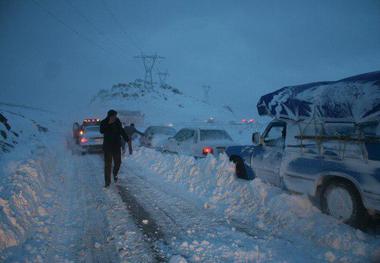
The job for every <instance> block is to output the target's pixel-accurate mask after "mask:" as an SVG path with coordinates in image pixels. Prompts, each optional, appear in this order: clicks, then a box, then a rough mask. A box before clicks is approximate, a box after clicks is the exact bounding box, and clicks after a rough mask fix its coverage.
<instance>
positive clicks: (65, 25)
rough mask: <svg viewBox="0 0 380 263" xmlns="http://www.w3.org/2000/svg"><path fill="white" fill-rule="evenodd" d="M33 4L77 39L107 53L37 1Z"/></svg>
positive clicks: (33, 0)
mask: <svg viewBox="0 0 380 263" xmlns="http://www.w3.org/2000/svg"><path fill="white" fill-rule="evenodd" d="M32 2H33V3H35V4H36V5H37V6H39V7H40V8H41V9H42V10H44V11H45V12H46V13H47V14H48V15H49V16H51V17H52V18H54V19H55V20H56V21H57V22H58V23H60V24H62V25H63V26H64V27H66V29H68V30H69V31H71V32H73V33H74V34H76V35H77V36H78V37H79V38H82V39H84V40H86V41H87V42H89V43H90V44H92V45H94V46H96V47H97V48H99V49H101V50H103V51H104V52H105V53H107V50H106V49H104V48H103V47H102V46H100V45H98V44H97V43H96V42H94V41H93V40H92V39H90V38H88V37H87V36H85V35H83V34H81V33H80V32H79V31H78V30H76V29H75V28H73V27H71V26H70V25H69V24H67V23H66V22H65V21H64V20H62V19H61V18H59V17H58V16H56V15H55V14H54V13H53V12H52V11H50V9H48V8H47V7H46V6H44V5H43V4H42V3H40V2H39V1H37V0H32Z"/></svg>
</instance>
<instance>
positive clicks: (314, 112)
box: [257, 71, 380, 123]
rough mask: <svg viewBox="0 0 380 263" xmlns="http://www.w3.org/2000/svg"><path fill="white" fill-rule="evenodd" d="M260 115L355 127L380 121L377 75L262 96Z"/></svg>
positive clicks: (305, 85)
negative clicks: (324, 121)
mask: <svg viewBox="0 0 380 263" xmlns="http://www.w3.org/2000/svg"><path fill="white" fill-rule="evenodd" d="M257 110H258V112H259V114H260V115H267V116H270V117H275V118H285V119H292V120H302V119H307V118H313V117H314V118H321V119H324V120H330V121H337V120H339V121H352V122H356V123H360V122H367V121H374V120H376V121H378V120H379V119H380V71H375V72H370V73H366V74H361V75H357V76H353V77H349V78H345V79H341V80H338V81H324V82H313V83H308V84H303V85H296V86H287V87H283V88H281V89H279V90H277V91H275V92H272V93H269V94H266V95H264V96H262V97H261V98H260V100H259V102H258V103H257Z"/></svg>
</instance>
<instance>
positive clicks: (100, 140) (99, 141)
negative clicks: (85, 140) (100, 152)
mask: <svg viewBox="0 0 380 263" xmlns="http://www.w3.org/2000/svg"><path fill="white" fill-rule="evenodd" d="M95 142H96V143H99V144H101V143H103V139H95Z"/></svg>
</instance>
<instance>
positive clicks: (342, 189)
mask: <svg viewBox="0 0 380 263" xmlns="http://www.w3.org/2000/svg"><path fill="white" fill-rule="evenodd" d="M338 198H339V200H337V199H338ZM342 202H344V203H342ZM321 209H322V212H323V213H325V214H328V215H331V216H333V217H335V218H336V219H338V220H340V221H342V222H343V223H346V224H348V225H351V226H353V227H359V228H360V227H365V224H366V222H367V220H368V213H367V210H366V209H365V207H364V205H363V202H362V199H361V197H360V194H359V192H358V190H357V189H356V187H355V186H354V185H353V184H352V183H350V182H347V181H344V180H332V181H329V182H328V183H327V184H326V185H325V186H324V187H323V189H322V192H321Z"/></svg>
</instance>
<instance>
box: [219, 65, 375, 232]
mask: <svg viewBox="0 0 380 263" xmlns="http://www.w3.org/2000/svg"><path fill="white" fill-rule="evenodd" d="M379 81H380V72H374V73H368V74H363V75H359V76H354V77H351V78H347V79H343V80H340V81H336V82H316V83H311V84H305V85H299V86H293V87H292V86H290V87H285V88H282V89H280V90H278V91H276V92H273V93H270V94H267V95H265V96H263V97H261V99H260V100H259V102H258V104H257V108H258V112H259V114H261V115H266V116H271V117H273V118H274V119H273V121H272V122H270V123H269V125H268V126H267V127H266V129H265V131H264V132H263V133H262V134H261V135H260V134H259V133H254V134H253V135H252V141H253V144H254V145H250V146H232V147H229V148H227V149H226V153H227V154H228V155H229V157H230V159H231V161H233V162H234V163H235V164H236V175H237V176H238V177H241V178H245V179H253V178H255V177H258V178H261V179H262V180H264V181H266V182H268V183H271V184H274V185H276V186H279V187H283V188H285V189H287V190H290V191H292V192H297V193H301V194H306V195H308V196H310V197H312V198H313V199H314V200H316V201H318V203H319V204H320V207H321V210H322V211H323V212H325V213H327V214H329V215H332V216H333V217H335V218H337V219H338V220H341V221H342V222H345V223H348V224H351V225H353V226H360V225H362V224H363V223H365V221H366V219H367V217H368V214H372V215H375V214H379V213H380V124H379V123H380V117H379V115H380V110H379V109H380V103H379V101H380V100H379V98H380V90H379V89H378V88H377V87H376V85H378V84H376V83H379ZM353 84H355V85H353ZM373 85H374V86H373Z"/></svg>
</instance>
